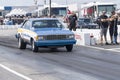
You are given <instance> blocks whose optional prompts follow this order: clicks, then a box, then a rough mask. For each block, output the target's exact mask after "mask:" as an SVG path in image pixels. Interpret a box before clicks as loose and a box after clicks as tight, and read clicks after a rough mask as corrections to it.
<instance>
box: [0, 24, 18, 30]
mask: <svg viewBox="0 0 120 80" xmlns="http://www.w3.org/2000/svg"><path fill="white" fill-rule="evenodd" d="M19 26H20V25H0V29H17V28H18V27H19Z"/></svg>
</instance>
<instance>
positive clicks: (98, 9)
mask: <svg viewBox="0 0 120 80" xmlns="http://www.w3.org/2000/svg"><path fill="white" fill-rule="evenodd" d="M116 6H117V5H116V4H115V3H110V2H107V3H105V2H90V3H84V4H81V16H84V17H92V18H97V17H98V16H100V15H101V13H102V11H106V12H107V13H106V14H107V16H110V14H111V12H112V11H114V10H116Z"/></svg>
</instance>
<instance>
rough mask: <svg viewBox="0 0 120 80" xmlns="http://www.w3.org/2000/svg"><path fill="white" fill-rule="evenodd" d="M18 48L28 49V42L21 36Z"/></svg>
mask: <svg viewBox="0 0 120 80" xmlns="http://www.w3.org/2000/svg"><path fill="white" fill-rule="evenodd" d="M18 48H19V49H26V43H25V42H24V41H23V40H22V39H21V38H18Z"/></svg>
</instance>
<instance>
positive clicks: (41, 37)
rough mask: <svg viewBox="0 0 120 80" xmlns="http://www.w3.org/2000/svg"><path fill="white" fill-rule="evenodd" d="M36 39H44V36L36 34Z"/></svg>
mask: <svg viewBox="0 0 120 80" xmlns="http://www.w3.org/2000/svg"><path fill="white" fill-rule="evenodd" d="M36 40H44V37H43V36H37V37H36Z"/></svg>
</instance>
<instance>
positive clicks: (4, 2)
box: [0, 0, 120, 8]
mask: <svg viewBox="0 0 120 80" xmlns="http://www.w3.org/2000/svg"><path fill="white" fill-rule="evenodd" d="M37 1H38V4H44V1H45V0H37ZM51 1H52V2H55V3H59V4H72V3H79V4H82V3H88V2H94V1H99V2H113V3H116V4H117V5H118V7H119V6H120V1H119V0H51ZM46 3H47V4H48V3H49V0H46ZM30 5H34V0H0V6H30ZM119 8H120V7H119Z"/></svg>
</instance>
